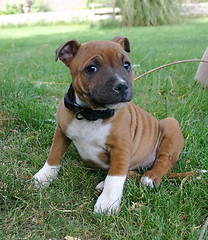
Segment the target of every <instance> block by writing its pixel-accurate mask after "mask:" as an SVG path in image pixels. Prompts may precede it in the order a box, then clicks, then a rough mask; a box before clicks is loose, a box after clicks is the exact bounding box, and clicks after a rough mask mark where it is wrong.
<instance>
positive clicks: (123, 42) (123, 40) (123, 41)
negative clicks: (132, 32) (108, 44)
mask: <svg viewBox="0 0 208 240" xmlns="http://www.w3.org/2000/svg"><path fill="white" fill-rule="evenodd" d="M112 41H113V42H115V43H119V44H120V45H121V47H122V48H123V49H124V50H125V51H126V52H130V42H129V39H128V38H127V37H120V36H116V37H114V38H113V39H112Z"/></svg>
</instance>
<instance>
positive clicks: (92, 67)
mask: <svg viewBox="0 0 208 240" xmlns="http://www.w3.org/2000/svg"><path fill="white" fill-rule="evenodd" d="M85 71H86V72H87V73H89V74H92V73H96V72H97V67H96V66H95V65H89V66H88V67H86V68H85Z"/></svg>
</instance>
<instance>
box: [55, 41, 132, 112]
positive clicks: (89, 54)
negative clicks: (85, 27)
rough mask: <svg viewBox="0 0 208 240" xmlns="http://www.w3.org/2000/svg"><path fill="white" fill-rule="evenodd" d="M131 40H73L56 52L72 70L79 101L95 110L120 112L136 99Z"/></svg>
mask: <svg viewBox="0 0 208 240" xmlns="http://www.w3.org/2000/svg"><path fill="white" fill-rule="evenodd" d="M126 51H127V52H130V44H129V40H128V39H127V38H122V37H115V38H114V39H113V40H112V41H90V42H87V43H85V44H80V43H79V42H77V41H76V40H69V41H67V42H66V43H64V44H63V45H62V46H61V47H59V48H58V49H57V51H56V60H57V59H58V58H59V59H60V60H61V61H63V62H64V64H65V65H66V66H68V67H69V68H70V71H71V74H72V85H73V88H74V90H75V93H76V94H77V96H78V97H79V99H80V100H81V101H82V102H84V103H87V104H88V105H89V106H90V107H91V108H92V109H105V108H118V107H121V106H122V105H123V103H126V102H128V101H131V100H132V97H133V90H132V84H133V71H132V69H131V63H130V60H129V58H128V56H127V54H126Z"/></svg>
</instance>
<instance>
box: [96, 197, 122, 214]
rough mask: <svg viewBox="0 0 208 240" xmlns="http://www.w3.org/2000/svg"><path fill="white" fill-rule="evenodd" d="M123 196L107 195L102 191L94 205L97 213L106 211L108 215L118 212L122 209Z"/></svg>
mask: <svg viewBox="0 0 208 240" xmlns="http://www.w3.org/2000/svg"><path fill="white" fill-rule="evenodd" d="M121 198H122V195H121V196H107V195H106V194H105V193H102V194H101V195H100V196H99V198H98V200H97V202H96V204H95V207H94V212H95V213H106V214H107V215H108V216H109V215H111V214H117V213H118V212H119V209H120V203H121Z"/></svg>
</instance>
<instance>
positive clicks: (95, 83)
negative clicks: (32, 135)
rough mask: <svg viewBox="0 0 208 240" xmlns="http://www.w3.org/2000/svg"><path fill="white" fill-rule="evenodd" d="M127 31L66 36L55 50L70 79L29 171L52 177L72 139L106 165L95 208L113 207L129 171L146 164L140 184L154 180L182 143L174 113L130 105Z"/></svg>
mask: <svg viewBox="0 0 208 240" xmlns="http://www.w3.org/2000/svg"><path fill="white" fill-rule="evenodd" d="M126 52H130V42H129V40H128V38H126V37H118V36H117V37H115V38H114V39H113V40H112V41H90V42H87V43H84V44H81V43H79V42H78V41H77V40H74V39H72V40H69V41H67V42H65V43H64V44H62V45H61V46H60V47H59V48H58V49H57V51H56V61H57V60H58V59H60V60H61V61H62V62H63V63H64V64H65V65H66V66H67V67H68V68H69V69H70V71H71V75H72V84H71V86H70V88H69V91H68V93H67V94H66V95H65V97H64V98H63V99H62V100H61V102H60V104H59V107H58V110H57V127H56V130H55V134H54V139H53V144H52V147H51V150H50V153H49V157H48V159H47V161H46V163H45V165H44V166H43V168H42V169H41V170H40V171H39V172H37V173H36V174H35V176H34V180H35V185H36V186H37V187H40V186H48V185H49V184H50V183H51V182H52V181H53V179H54V178H56V177H57V174H58V171H59V169H60V167H61V160H62V157H63V155H64V153H65V151H66V150H67V148H68V147H69V145H70V143H71V141H73V142H74V144H75V146H76V147H77V149H78V151H79V154H80V156H81V157H82V159H83V161H84V162H85V163H86V164H87V165H89V166H90V167H92V168H101V169H108V174H107V177H106V178H105V180H104V181H103V182H101V183H100V184H98V185H97V187H96V189H97V190H99V191H101V192H102V193H101V195H100V196H99V197H98V199H97V202H96V204H95V206H94V212H97V213H101V212H105V213H106V214H108V215H110V214H111V213H118V211H119V208H120V203H121V198H122V195H123V187H124V183H125V180H126V178H127V175H128V172H129V171H131V173H132V172H135V173H136V172H137V171H138V167H142V168H147V169H150V168H151V170H149V171H147V172H146V173H145V174H144V175H143V176H142V178H141V182H142V183H143V184H144V185H148V186H150V187H154V186H155V185H156V186H159V185H160V183H161V181H162V177H163V176H164V175H165V174H167V173H169V171H170V169H171V168H172V166H173V164H174V163H175V162H176V161H177V160H178V158H179V155H180V153H181V151H182V149H183V144H184V139H183V135H182V133H181V129H180V127H179V124H178V122H177V120H176V119H174V118H172V117H170V118H166V119H163V120H160V121H158V120H157V119H156V118H155V117H153V116H152V115H150V114H149V113H147V112H146V111H144V110H142V109H141V108H139V107H138V106H135V105H134V104H133V103H132V102H131V100H132V97H133V89H132V86H133V79H134V76H133V71H132V68H131V62H130V59H129V57H128V55H127V53H126Z"/></svg>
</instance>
